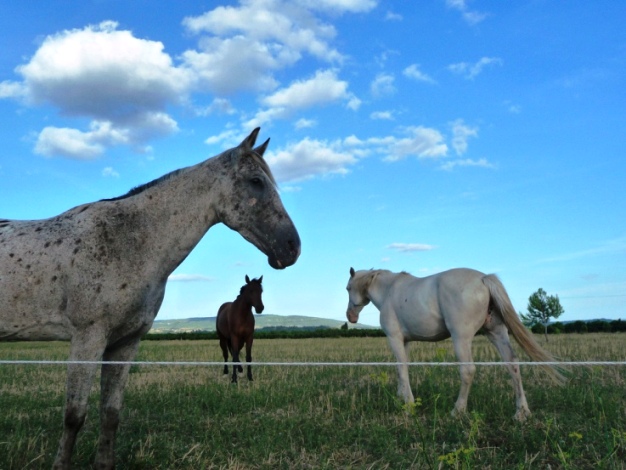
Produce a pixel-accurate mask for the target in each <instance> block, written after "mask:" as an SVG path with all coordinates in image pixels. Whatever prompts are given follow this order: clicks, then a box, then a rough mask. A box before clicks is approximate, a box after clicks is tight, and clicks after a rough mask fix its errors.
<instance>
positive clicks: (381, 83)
mask: <svg viewBox="0 0 626 470" xmlns="http://www.w3.org/2000/svg"><path fill="white" fill-rule="evenodd" d="M394 81H395V77H394V76H393V75H391V74H388V73H380V74H378V75H377V76H376V78H374V80H373V81H372V83H371V84H370V92H371V93H372V95H373V96H375V97H376V98H380V97H382V96H387V95H393V94H394V93H395V92H396V87H395V85H394Z"/></svg>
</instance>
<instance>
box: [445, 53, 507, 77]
mask: <svg viewBox="0 0 626 470" xmlns="http://www.w3.org/2000/svg"><path fill="white" fill-rule="evenodd" d="M488 65H502V59H500V58H498V57H481V58H480V59H479V60H478V61H477V62H475V63H473V64H472V63H469V62H459V63H456V64H451V65H448V70H450V71H451V72H453V73H456V74H459V75H463V76H464V77H465V78H466V79H468V80H473V79H474V78H476V77H477V76H478V75H480V73H481V72H482V71H483V69H484V68H485V67H486V66H488Z"/></svg>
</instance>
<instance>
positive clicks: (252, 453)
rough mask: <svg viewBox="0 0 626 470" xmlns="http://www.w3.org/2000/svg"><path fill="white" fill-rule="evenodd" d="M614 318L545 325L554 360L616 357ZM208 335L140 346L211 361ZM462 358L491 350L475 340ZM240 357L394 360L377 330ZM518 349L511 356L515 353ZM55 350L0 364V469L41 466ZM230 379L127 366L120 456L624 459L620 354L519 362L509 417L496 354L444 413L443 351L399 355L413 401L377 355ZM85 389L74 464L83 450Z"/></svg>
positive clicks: (483, 461)
mask: <svg viewBox="0 0 626 470" xmlns="http://www.w3.org/2000/svg"><path fill="white" fill-rule="evenodd" d="M624 344H626V337H625V336H624V335H622V334H588V335H560V336H554V337H551V338H550V342H549V343H548V345H547V348H548V349H549V350H550V351H551V352H553V353H554V354H556V355H558V356H560V357H561V358H563V359H564V360H610V361H623V360H625V358H626V352H625V351H626V350H625V349H624ZM67 351H68V345H67V343H0V358H1V359H65V358H66V357H67ZM220 356H221V352H220V350H219V346H218V344H217V341H146V342H144V343H142V346H141V349H140V354H139V357H138V360H141V361H152V360H154V361H220V360H221V357H220ZM474 356H475V360H477V361H490V360H494V359H496V357H497V356H496V353H495V351H494V350H493V348H492V347H491V345H489V344H488V342H487V341H486V340H485V338H482V337H477V338H476V340H475V342H474ZM253 358H254V360H255V361H280V362H289V361H330V362H341V361H393V357H392V355H391V353H390V351H389V348H388V347H387V344H386V341H385V339H384V338H347V339H346V338H333V339H303V340H257V341H255V345H254V349H253ZM520 358H522V359H524V356H523V355H521V354H520ZM411 359H412V360H414V361H432V362H436V361H448V360H454V354H453V352H452V348H451V343H450V342H449V341H444V342H441V343H414V344H413V346H412V352H411ZM64 372H65V371H64V367H63V366H50V365H5V366H0V469H2V470H5V469H21V468H28V469H31V468H33V469H37V468H50V466H51V464H52V460H53V458H54V454H55V452H56V446H57V442H58V439H59V437H60V433H61V413H62V411H61V410H62V404H63V400H64V387H65V373H64ZM253 372H254V375H255V381H254V382H252V383H249V382H248V381H247V380H246V379H245V376H242V377H241V380H240V383H239V385H237V386H233V385H231V384H230V383H229V378H228V377H225V376H223V375H222V373H221V367H196V366H186V367H175V366H135V367H133V368H132V373H131V377H130V380H129V385H128V387H127V390H126V399H125V406H124V410H123V414H122V422H121V425H120V429H119V433H118V442H117V462H118V468H122V469H210V468H229V469H256V468H263V469H265V468H267V469H270V468H271V469H283V468H284V469H292V468H315V469H317V468H322V469H324V468H328V469H334V468H355V469H361V468H376V469H379V468H389V469H397V468H433V469H435V468H494V469H496V468H497V469H500V468H507V469H510V468H520V469H522V468H547V467H548V465H549V466H550V467H551V468H572V469H574V468H575V469H580V468H616V469H622V468H626V465H625V464H624V462H625V461H626V386H625V383H626V367H625V366H621V367H591V368H588V367H575V368H572V377H571V380H570V382H569V383H568V384H567V385H566V386H564V387H559V386H556V385H554V384H553V383H552V382H551V381H550V379H549V378H548V377H546V376H545V374H543V373H542V372H541V371H540V370H539V368H536V367H523V368H522V375H523V380H524V386H525V390H526V394H527V398H528V402H529V406H530V408H531V411H532V412H533V415H532V416H531V418H529V420H528V421H527V422H526V423H524V424H519V423H516V422H515V421H514V420H513V419H512V417H513V414H514V412H515V403H514V396H513V390H512V387H511V385H510V380H509V377H508V375H507V373H506V371H505V370H504V368H502V367H479V368H478V371H477V373H476V378H475V380H474V386H473V388H472V391H471V393H470V397H469V413H468V414H467V416H465V417H464V418H462V419H456V418H453V417H451V416H450V411H451V410H452V407H453V405H454V402H455V400H456V396H457V393H458V389H459V377H458V370H457V368H455V367H429V368H421V367H420V368H411V371H410V374H411V383H412V387H413V391H414V394H415V396H416V405H415V406H414V407H403V406H402V404H401V403H399V402H398V400H397V399H396V396H395V391H396V372H395V368H391V367H269V366H259V367H255V368H254V370H253ZM97 400H98V391H97V386H96V384H94V393H92V397H91V406H90V412H89V416H88V419H87V422H86V424H85V427H84V429H83V431H82V432H81V434H80V435H79V440H78V444H77V448H76V451H75V455H74V467H75V468H88V467H89V465H90V462H92V461H93V458H94V454H95V445H96V442H97V435H98V416H97Z"/></svg>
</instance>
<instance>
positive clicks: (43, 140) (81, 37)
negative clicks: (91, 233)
mask: <svg viewBox="0 0 626 470" xmlns="http://www.w3.org/2000/svg"><path fill="white" fill-rule="evenodd" d="M16 71H17V73H18V74H20V75H21V76H22V77H23V82H20V83H16V82H3V85H2V87H0V95H1V97H14V98H15V97H19V98H22V99H23V101H24V102H25V103H27V104H29V105H42V104H47V105H51V106H53V107H54V108H56V109H58V110H59V112H60V114H62V115H64V116H69V117H87V118H90V119H92V122H91V124H90V128H89V130H87V131H81V130H78V129H71V128H59V127H54V126H49V127H46V128H45V129H43V130H42V131H41V133H40V134H39V137H38V139H37V143H36V147H35V151H36V152H37V153H40V154H42V155H46V156H52V155H61V156H66V157H71V158H82V159H89V158H95V157H97V156H99V155H100V154H102V152H104V150H105V149H106V148H107V147H108V146H111V145H120V144H125V145H131V146H133V147H135V148H136V149H139V150H140V149H142V148H143V145H144V144H145V142H147V141H148V140H150V139H153V138H156V137H160V136H164V135H168V134H171V133H172V132H176V131H177V129H178V127H177V124H176V122H175V121H174V120H173V119H172V118H171V117H170V116H168V115H167V114H166V113H165V109H166V107H167V106H168V105H170V104H172V103H180V102H181V101H182V100H183V99H184V98H185V94H186V91H187V89H188V87H189V84H190V76H189V74H188V73H187V72H186V71H185V70H183V69H181V68H177V67H175V66H174V65H173V63H172V60H171V58H170V56H169V55H168V54H166V53H165V52H164V51H163V44H162V43H160V42H157V41H149V40H143V39H138V38H136V37H134V36H133V35H132V33H131V32H130V31H119V30H118V29H117V23H115V22H112V21H105V22H102V23H100V24H99V25H91V26H87V27H85V28H83V29H74V30H66V31H62V32H60V33H57V34H54V35H51V36H48V37H46V38H45V39H44V41H43V42H42V44H41V46H40V47H39V48H38V49H37V51H36V52H35V54H34V55H33V57H32V58H31V59H30V60H29V61H28V63H26V64H23V65H21V66H19V67H17V69H16Z"/></svg>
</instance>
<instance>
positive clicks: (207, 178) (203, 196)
mask: <svg viewBox="0 0 626 470" xmlns="http://www.w3.org/2000/svg"><path fill="white" fill-rule="evenodd" d="M215 166H216V162H215V158H214V159H211V160H207V161H205V162H203V163H200V164H198V165H195V166H192V167H189V168H187V169H185V170H183V171H181V172H180V173H179V174H177V175H175V176H173V177H172V178H171V179H168V180H166V181H162V182H160V183H159V184H157V185H155V186H153V187H150V188H147V189H146V190H144V191H143V192H141V193H139V194H137V195H135V196H132V197H129V198H126V199H120V200H119V201H116V203H117V204H119V205H120V206H121V207H122V209H126V210H127V211H129V212H134V213H135V214H136V215H137V216H138V219H139V220H141V221H142V222H141V226H140V227H139V228H136V230H138V231H140V232H141V236H142V237H143V239H144V243H143V246H144V249H145V250H146V252H147V253H148V254H149V256H148V257H147V260H149V261H151V262H153V263H156V264H158V267H157V269H158V270H159V271H162V275H164V276H167V275H169V274H170V273H171V272H172V271H174V269H176V267H177V266H178V265H179V264H180V263H181V262H182V261H183V260H184V259H185V258H186V257H187V255H188V254H189V253H190V252H191V250H192V249H193V248H194V247H195V246H196V245H197V244H198V242H199V241H200V240H201V239H202V237H203V236H204V234H205V233H206V232H207V230H209V228H211V226H213V225H215V224H216V223H218V222H219V218H218V215H217V213H216V212H215V209H214V202H215V201H214V200H215V199H217V197H215V193H216V192H218V191H219V185H220V183H219V179H218V176H217V175H218V171H217V170H216V168H215Z"/></svg>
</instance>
